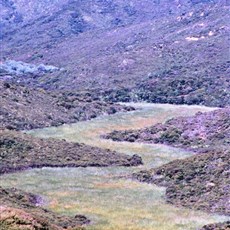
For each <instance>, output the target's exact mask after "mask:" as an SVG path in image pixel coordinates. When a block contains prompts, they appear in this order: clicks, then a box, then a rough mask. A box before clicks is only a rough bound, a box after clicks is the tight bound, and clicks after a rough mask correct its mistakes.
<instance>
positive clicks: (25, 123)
mask: <svg viewBox="0 0 230 230" xmlns="http://www.w3.org/2000/svg"><path fill="white" fill-rule="evenodd" d="M0 97H1V100H0V117H1V119H0V128H1V129H3V128H9V129H17V130H21V129H32V128H41V127H47V126H57V125H61V124H63V123H74V122H78V121H82V120H88V119H92V118H95V117H97V116H99V115H103V114H113V113H116V112H118V111H130V110H134V108H132V107H126V106H121V105H118V104H114V103H105V102H101V101H100V100H99V98H98V97H97V96H93V95H91V94H90V93H87V92H84V93H83V94H81V93H71V92H47V91H44V90H42V89H31V88H27V87H23V86H19V85H17V84H16V85H15V84H9V83H4V81H0Z"/></svg>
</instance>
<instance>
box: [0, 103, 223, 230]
mask: <svg viewBox="0 0 230 230" xmlns="http://www.w3.org/2000/svg"><path fill="white" fill-rule="evenodd" d="M131 105H133V106H135V107H136V108H139V110H137V111H133V112H129V113H118V114H115V115H112V116H106V115H105V116H101V117H99V118H96V119H93V120H91V121H86V122H79V123H76V124H71V125H63V126H60V127H51V128H45V129H37V130H32V131H30V132H29V133H30V134H32V135H34V136H38V137H43V138H48V137H53V138H60V139H63V138H64V139H66V140H67V141H75V142H82V143H85V144H88V145H92V146H97V147H101V148H109V149H112V150H116V151H118V152H123V153H126V154H134V153H135V154H138V155H140V156H141V157H142V159H143V162H144V165H143V166H139V167H131V168H126V167H109V168H92V167H89V168H61V169H60V168H42V169H32V170H27V171H23V172H18V173H12V174H8V175H3V176H1V178H0V179H1V185H2V186H5V187H12V186H14V187H17V188H21V189H23V190H25V191H28V192H33V193H36V194H40V195H42V196H43V198H44V200H45V203H44V206H45V207H46V208H49V209H51V210H53V211H55V212H58V213H61V214H67V215H76V214H83V215H86V216H87V217H88V218H90V219H91V221H92V225H89V226H87V228H86V229H93V230H112V229H114V230H128V229H132V230H147V229H148V230H195V229H198V228H199V227H201V226H203V225H204V224H208V223H212V222H219V221H224V220H226V219H227V218H226V217H223V216H218V215H210V214H207V213H204V212H199V211H194V210H190V209H186V208H181V207H180V208H178V207H175V206H173V205H169V204H166V203H165V199H164V196H165V188H163V187H157V186H155V185H149V184H145V183H139V182H137V181H132V180H129V179H124V178H121V177H120V176H123V175H128V174H130V173H133V172H135V171H139V170H141V169H146V168H151V167H156V166H160V165H162V164H165V163H167V162H169V161H172V160H174V159H178V158H185V157H188V156H191V155H192V153H191V152H187V151H185V150H179V149H175V148H172V147H169V146H165V145H159V144H154V145H149V144H140V143H127V142H120V143H116V142H113V141H111V140H104V139H100V135H101V134H105V133H108V132H111V131H112V130H125V129H139V128H143V127H146V126H150V125H152V124H155V123H159V122H164V121H165V120H167V119H170V118H172V117H176V116H188V115H193V114H195V113H196V112H198V111H210V110H213V108H207V107H200V106H178V105H160V104H157V105H156V104H145V103H142V104H131ZM63 154H64V153H63Z"/></svg>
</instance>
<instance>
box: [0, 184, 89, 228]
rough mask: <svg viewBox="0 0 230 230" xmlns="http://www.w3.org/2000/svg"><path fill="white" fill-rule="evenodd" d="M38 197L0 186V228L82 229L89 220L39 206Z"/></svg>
mask: <svg viewBox="0 0 230 230" xmlns="http://www.w3.org/2000/svg"><path fill="white" fill-rule="evenodd" d="M39 199H40V198H39V197H38V196H36V195H33V194H31V193H26V192H23V191H21V190H18V189H14V188H10V189H3V188H1V187H0V202H1V206H0V211H1V215H0V228H1V229H2V230H16V229H17V230H19V229H22V230H64V229H67V228H68V229H76V230H77V229H79V230H80V229H83V228H82V227H81V226H82V225H85V224H88V223H89V220H88V219H87V218H86V217H84V216H81V215H76V216H75V217H66V216H60V215H57V214H55V213H53V212H51V211H49V210H46V209H44V208H41V207H40V206H39V203H38V201H39Z"/></svg>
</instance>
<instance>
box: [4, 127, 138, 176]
mask: <svg viewBox="0 0 230 230" xmlns="http://www.w3.org/2000/svg"><path fill="white" fill-rule="evenodd" d="M0 134H1V137H0V150H1V155H0V158H1V161H0V173H7V172H13V171H17V170H23V169H28V168H41V167H68V166H69V167H86V166H101V167H105V166H112V165H117V166H137V165H140V164H142V160H141V158H140V157H139V156H136V155H133V156H128V155H124V154H120V153H117V152H113V151H110V150H104V149H100V148H96V147H91V146H87V145H84V144H78V143H68V142H66V141H64V140H63V141H61V140H55V139H39V138H34V137H32V136H30V135H27V134H23V133H20V132H15V131H8V130H2V131H0ZM63 153H65V154H63Z"/></svg>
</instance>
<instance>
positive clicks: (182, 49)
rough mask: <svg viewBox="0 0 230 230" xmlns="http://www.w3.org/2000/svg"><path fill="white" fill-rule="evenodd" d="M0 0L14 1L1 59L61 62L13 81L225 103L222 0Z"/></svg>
mask: <svg viewBox="0 0 230 230" xmlns="http://www.w3.org/2000/svg"><path fill="white" fill-rule="evenodd" d="M2 2H11V4H12V6H9V4H8V5H7V4H6V3H4V4H5V8H6V9H8V11H7V10H5V11H4V12H5V14H4V15H5V16H4V17H3V16H2V18H3V19H4V20H3V22H4V23H3V24H2V27H3V28H4V30H6V31H7V32H5V33H3V36H2V41H1V42H2V47H1V49H2V57H1V59H2V61H3V62H4V61H5V60H7V59H13V60H18V61H24V62H28V63H34V64H41V63H44V64H49V65H54V66H57V67H59V68H63V69H64V71H63V72H55V73H52V74H46V75H43V76H38V77H37V78H33V77H29V78H23V77H21V78H20V79H17V81H18V80H19V81H20V82H24V83H26V84H28V85H36V86H41V87H43V88H46V89H63V88H64V89H83V88H84V89H90V90H92V89H96V91H98V89H100V90H101V95H102V96H103V97H105V98H106V99H107V100H109V101H118V100H120V101H135V100H146V101H149V102H162V103H165V102H168V103H177V104H178V103H179V104H180V103H186V104H205V105H210V106H222V107H223V106H226V105H229V104H230V95H229V94H230V90H229V89H230V83H229V68H228V67H229V63H230V62H229V61H230V60H229V53H228V47H229V26H228V23H227V22H228V21H229V13H228V12H229V11H228V10H229V6H228V3H227V2H225V1H207V0H205V1H204V0H203V1H202V0H197V1H150V0H146V1H144V2H139V1H132V3H130V2H129V1H119V0H114V1H111V0H103V1H102V0H92V1H80V0H79V1H69V2H68V3H67V1H57V4H55V6H56V7H55V8H54V9H53V8H52V7H51V8H50V7H49V6H50V5H52V1H48V3H47V1H39V2H37V1H35V4H33V5H29V7H28V9H27V11H28V12H29V13H25V8H24V7H23V6H24V5H23V3H24V1H2ZM2 4H3V3H2ZM49 4H50V5H49ZM38 6H39V7H38ZM10 7H11V8H12V9H13V10H11V11H10V9H11V8H10ZM46 9H49V10H50V11H52V13H51V12H49V10H46ZM35 11H36V12H38V13H37V14H33V13H34V12H35ZM7 12H8V13H7ZM9 12H11V13H9ZM12 12H13V13H12ZM17 14H19V15H21V18H22V19H21V20H19V21H17V20H16V21H17V22H15V21H14V20H13V19H11V20H10V19H9V20H6V18H7V17H6V15H11V17H12V18H15V17H16V16H15V15H17ZM12 15H13V16H12ZM24 15H27V16H26V17H25V16H24ZM8 17H9V16H8ZM9 28H10V29H9ZM12 28H14V29H13V30H12V31H11V32H10V30H11V29H12ZM12 35H14V36H12Z"/></svg>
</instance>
